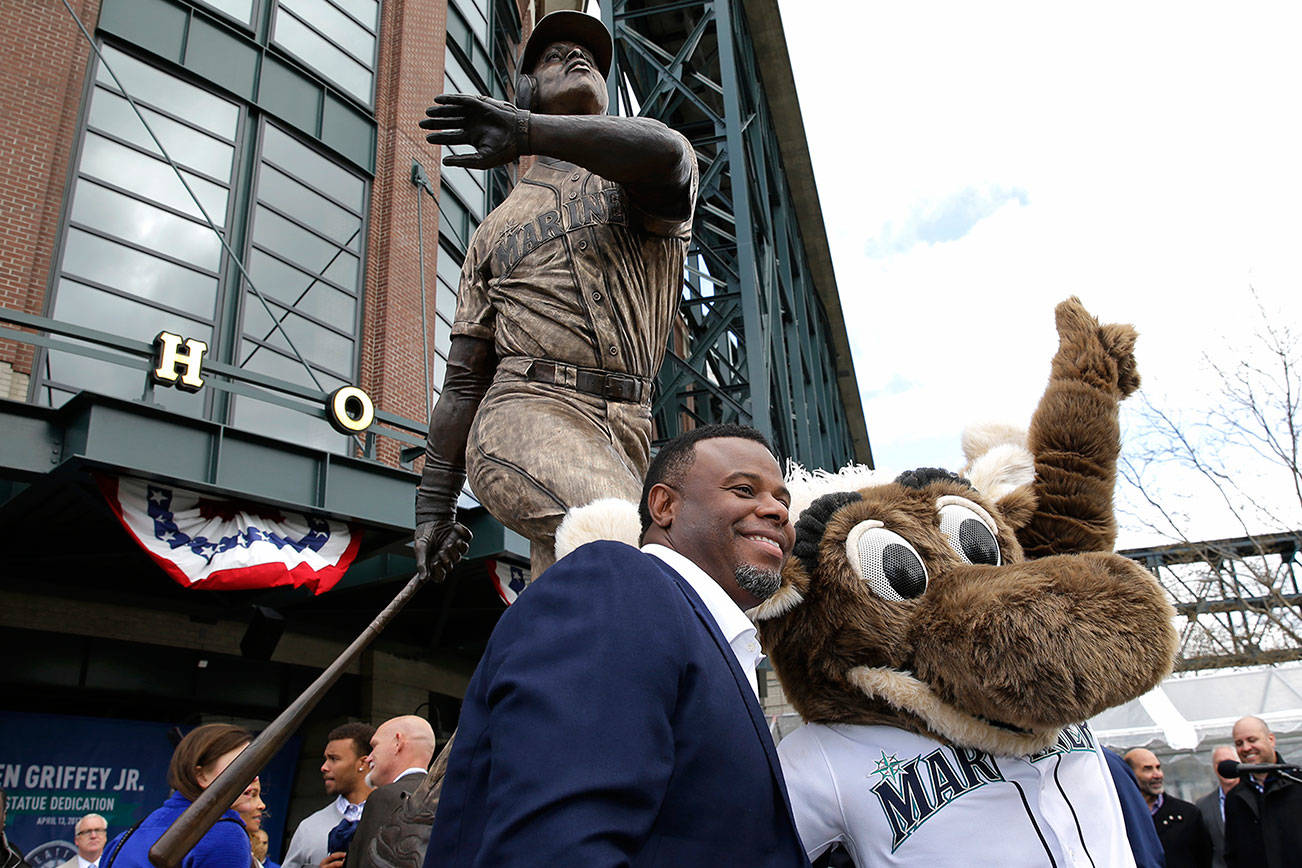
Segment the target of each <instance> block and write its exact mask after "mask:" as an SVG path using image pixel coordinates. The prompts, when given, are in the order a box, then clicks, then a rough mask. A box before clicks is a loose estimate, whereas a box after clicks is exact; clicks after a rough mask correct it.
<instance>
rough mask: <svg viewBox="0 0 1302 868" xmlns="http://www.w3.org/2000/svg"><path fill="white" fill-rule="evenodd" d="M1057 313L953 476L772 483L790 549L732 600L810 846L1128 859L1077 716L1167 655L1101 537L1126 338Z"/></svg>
mask: <svg viewBox="0 0 1302 868" xmlns="http://www.w3.org/2000/svg"><path fill="white" fill-rule="evenodd" d="M1057 325H1058V332H1059V338H1060V345H1059V349H1058V351H1057V354H1056V355H1055V356H1054V359H1053V365H1052V370H1051V375H1050V379H1049V384H1048V387H1047V389H1046V391H1045V394H1044V396H1043V398H1042V399H1041V401H1040V405H1039V407H1038V408H1037V409H1036V412H1035V415H1034V418H1033V420H1032V423H1031V428H1030V431H1029V435H1028V436H1027V437H1026V438H1025V439H1022V438H1021V437H1019V436H1017V435H1016V434H1015V433H1013V432H1009V431H1006V430H996V429H987V430H985V431H982V432H977V433H975V434H972V435H969V436H967V437H965V444H964V447H965V452H966V453H967V457H968V460H969V463H968V466H967V467H966V468H964V471H963V476H959V475H956V474H953V473H949V472H947V471H943V470H937V469H923V470H916V471H911V472H908V473H905V474H902V475H899V476H897V477H883V476H882V475H880V474H878V472H876V471H873V470H870V469H867V468H847V469H845V470H843V471H842V472H840V473H838V474H823V473H813V474H809V473H799V472H798V473H796V474H795V475H794V477H793V478H792V479H791V480H790V482H789V485H790V487H791V489H792V494H793V504H792V516H793V519H794V518H796V516H797V515H798V516H799V518H798V520H797V522H796V529H797V541H796V549H795V554H794V556H793V557H792V558H791V560H790V561H789V562H788V564H787V566H786V568H785V569H784V571H783V585H782V587H781V589H780V590H779V591H778V593H777V594H775V595H774V596H773V597H772V598H770V599H769V600H767V601H766V602H765V603H763V604H762V605H761V606H760V607H759V608H758V609H756V610H755V611H754V612H753V613H752V614H753V616H754V617H755V619H756V620H757V622H758V624H759V630H760V636H761V639H762V641H763V644H764V647H765V650H766V651H767V652H768V654H769V657H770V659H771V660H772V662H773V665H774V668H775V669H776V670H777V673H778V676H779V678H780V679H781V682H782V686H783V688H784V690H785V691H786V694H787V696H788V698H789V699H790V701H791V703H792V705H793V706H794V707H795V709H796V711H798V712H799V713H800V715H801V717H802V718H803V719H804V720H805V725H804V726H802V727H801V728H800V729H798V730H796V731H795V732H794V733H792V734H791V735H789V736H788V737H787V738H786V739H784V740H783V741H782V743H781V744H780V745H779V754H780V755H781V757H782V761H783V770H784V774H785V775H786V778H787V785H788V788H789V790H790V792H791V797H792V804H793V807H794V809H795V812H796V819H797V822H798V824H799V826H800V831H801V836H802V838H803V840H804V842H805V845H806V847H807V849H808V850H809V852H810V855H811V856H816V855H818V854H819V853H821V852H822V851H824V850H826V849H827V848H828V847H830V846H831V845H832V844H833V843H835V842H837V841H841V842H843V843H844V845H845V846H846V848H847V849H848V850H849V851H850V854H851V856H852V857H853V858H854V860H855V862H856V864H858V865H860V866H871V865H905V864H907V865H942V864H955V865H959V864H961V865H964V866H969V865H973V866H974V865H992V866H993V865H999V866H1023V865H1025V866H1031V865H1036V866H1040V865H1057V866H1064V865H1094V866H1097V868H1102V866H1105V865H1107V866H1114V865H1121V866H1125V865H1133V864H1134V863H1133V861H1132V857H1131V854H1130V850H1129V847H1128V844H1127V842H1126V838H1125V832H1124V828H1123V826H1122V818H1121V814H1120V810H1119V808H1118V806H1117V800H1116V794H1115V791H1114V790H1113V789H1112V783H1111V779H1110V778H1109V775H1108V771H1107V769H1106V766H1105V763H1104V759H1103V756H1102V753H1101V750H1102V748H1101V747H1100V746H1099V745H1098V744H1097V742H1096V741H1095V739H1094V736H1093V733H1092V732H1091V731H1090V729H1089V727H1088V725H1086V724H1085V723H1082V721H1084V720H1086V719H1087V718H1089V717H1091V716H1093V715H1095V714H1097V713H1099V712H1100V711H1102V710H1103V709H1105V708H1109V707H1111V706H1114V705H1118V704H1120V703H1123V702H1126V701H1128V700H1130V699H1132V698H1134V697H1136V696H1139V695H1141V694H1143V693H1145V692H1147V691H1148V690H1149V689H1151V688H1152V687H1153V686H1155V685H1156V684H1157V683H1158V682H1159V681H1160V680H1161V679H1162V677H1163V676H1164V675H1166V674H1167V672H1168V671H1169V670H1170V666H1171V661H1172V658H1173V655H1174V652H1175V647H1176V637H1175V632H1174V630H1173V629H1172V627H1171V617H1172V614H1173V613H1172V610H1171V607H1170V605H1169V604H1168V603H1167V602H1166V599H1165V596H1164V595H1163V593H1162V591H1161V589H1160V587H1159V586H1158V585H1157V583H1156V582H1155V581H1154V579H1153V577H1152V576H1150V575H1149V574H1148V573H1147V572H1146V571H1145V570H1144V569H1143V568H1142V567H1140V566H1139V565H1138V564H1136V563H1134V562H1133V561H1130V560H1128V559H1126V558H1123V557H1120V556H1119V555H1115V554H1111V553H1109V552H1110V549H1111V547H1112V544H1113V542H1114V539H1115V535H1116V525H1115V522H1114V519H1113V505H1112V492H1113V487H1114V485H1115V481H1116V459H1117V454H1118V451H1119V444H1120V436H1119V428H1118V422H1117V410H1118V404H1119V402H1120V401H1121V400H1122V399H1123V398H1125V397H1126V396H1127V395H1129V394H1130V393H1131V392H1132V391H1134V389H1135V388H1136V387H1137V386H1138V384H1139V378H1138V375H1137V374H1136V372H1135V364H1134V356H1133V348H1134V342H1135V332H1134V330H1133V329H1131V328H1130V327H1129V326H1121V325H1105V326H1100V325H1099V324H1098V322H1097V321H1096V320H1095V319H1094V318H1093V317H1091V316H1090V315H1089V314H1088V312H1086V310H1085V309H1084V307H1083V306H1082V305H1081V303H1080V302H1079V300H1077V299H1074V298H1073V299H1069V300H1068V301H1065V302H1063V303H1062V304H1060V305H1059V306H1058V308H1057ZM1028 558H1033V559H1028Z"/></svg>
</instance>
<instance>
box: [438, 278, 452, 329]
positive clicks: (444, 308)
mask: <svg viewBox="0 0 1302 868" xmlns="http://www.w3.org/2000/svg"><path fill="white" fill-rule="evenodd" d="M438 287H439V288H438V295H437V297H436V299H435V302H434V304H435V308H434V309H435V311H437V312H438V314H439V315H440V316H446V317H447V318H448V319H454V318H455V317H456V313H457V291H456V290H455V289H453V288H452V287H450V286H448V285H447V284H446V283H444V282H443V281H441V280H440V281H439V283H438Z"/></svg>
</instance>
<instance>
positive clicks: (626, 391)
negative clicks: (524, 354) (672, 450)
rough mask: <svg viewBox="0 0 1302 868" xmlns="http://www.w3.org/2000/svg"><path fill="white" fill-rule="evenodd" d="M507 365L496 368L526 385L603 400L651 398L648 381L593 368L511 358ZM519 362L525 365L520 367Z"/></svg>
mask: <svg viewBox="0 0 1302 868" xmlns="http://www.w3.org/2000/svg"><path fill="white" fill-rule="evenodd" d="M510 362H514V363H515V364H508V362H507V360H503V362H502V364H500V365H499V369H505V370H506V372H508V373H517V374H520V375H521V376H523V377H524V379H526V380H529V381H530V382H534V383H549V384H551V385H553V386H560V387H562V388H565V389H573V390H574V391H576V392H582V393H583V394H585V395H593V396H595V397H598V398H604V399H605V400H607V401H620V402H623V403H627V404H641V403H643V402H644V401H646V400H647V399H648V398H650V396H651V381H650V380H647V379H645V378H643V377H634V376H631V375H629V374H619V373H615V372H613V371H599V370H596V369H594V368H580V367H578V366H577V365H567V364H565V363H564V362H553V361H549V360H547V359H522V358H517V359H511V360H510ZM521 362H523V363H525V364H523V365H521V364H520V363H521ZM512 368H515V369H516V370H512ZM519 368H523V370H519Z"/></svg>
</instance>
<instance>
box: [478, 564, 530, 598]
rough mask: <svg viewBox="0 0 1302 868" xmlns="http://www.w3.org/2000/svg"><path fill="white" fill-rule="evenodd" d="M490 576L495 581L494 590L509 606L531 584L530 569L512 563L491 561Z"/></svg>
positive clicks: (489, 566) (489, 565)
mask: <svg viewBox="0 0 1302 868" xmlns="http://www.w3.org/2000/svg"><path fill="white" fill-rule="evenodd" d="M487 563H488V575H489V578H491V579H492V581H493V588H494V589H495V590H496V591H497V595H498V596H499V597H501V598H502V602H503V603H506V604H507V605H508V606H509V605H511V604H512V603H514V602H515V598H516V597H518V596H519V595H520V592H521V591H523V590H524V588H525V586H526V585H527V584H529V568H528V567H527V566H524V567H522V566H520V565H519V564H515V563H512V562H511V561H498V560H489V561H487Z"/></svg>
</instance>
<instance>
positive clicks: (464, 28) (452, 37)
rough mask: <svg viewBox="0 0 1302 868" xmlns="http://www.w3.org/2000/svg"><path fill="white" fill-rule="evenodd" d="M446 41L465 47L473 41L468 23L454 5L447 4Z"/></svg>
mask: <svg viewBox="0 0 1302 868" xmlns="http://www.w3.org/2000/svg"><path fill="white" fill-rule="evenodd" d="M448 42H451V43H454V44H456V45H460V46H461V47H462V48H467V47H468V46H470V45H471V44H473V42H474V36H472V35H471V33H470V25H469V24H467V23H466V19H465V18H463V17H462V15H461V13H460V11H458V9H457V7H456V6H454V5H449V6H448Z"/></svg>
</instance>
